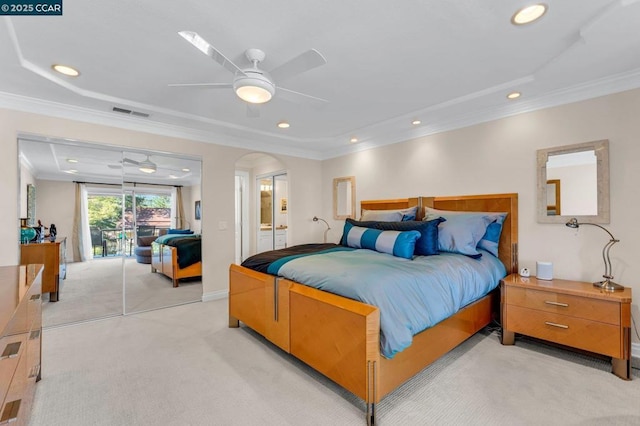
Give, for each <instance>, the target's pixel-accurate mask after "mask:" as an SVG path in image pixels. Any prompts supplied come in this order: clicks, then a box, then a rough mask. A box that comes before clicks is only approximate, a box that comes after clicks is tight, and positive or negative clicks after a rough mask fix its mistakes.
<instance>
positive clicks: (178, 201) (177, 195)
mask: <svg viewBox="0 0 640 426" xmlns="http://www.w3.org/2000/svg"><path fill="white" fill-rule="evenodd" d="M185 225H186V227H187V228H188V227H189V222H188V221H187V220H186V218H185V217H184V205H183V204H182V187H180V186H174V187H173V188H172V189H171V227H172V228H173V229H184V228H185Z"/></svg>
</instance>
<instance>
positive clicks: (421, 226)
mask: <svg viewBox="0 0 640 426" xmlns="http://www.w3.org/2000/svg"><path fill="white" fill-rule="evenodd" d="M445 220H446V219H443V218H440V217H438V218H436V219H434V220H429V221H424V222H423V221H402V222H375V221H367V222H362V221H360V222H358V221H356V220H353V219H347V220H346V221H345V232H344V233H343V234H342V240H340V243H341V244H342V245H345V246H346V245H347V243H346V235H347V232H346V231H347V229H346V225H347V223H350V224H351V225H352V226H360V227H362V228H372V229H380V230H383V231H418V232H420V238H418V240H417V241H416V247H415V252H414V254H416V255H418V256H431V255H434V254H438V224H440V222H444V221H445Z"/></svg>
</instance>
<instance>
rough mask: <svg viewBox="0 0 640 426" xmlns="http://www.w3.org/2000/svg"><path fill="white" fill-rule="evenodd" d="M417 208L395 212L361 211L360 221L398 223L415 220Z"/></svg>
mask: <svg viewBox="0 0 640 426" xmlns="http://www.w3.org/2000/svg"><path fill="white" fill-rule="evenodd" d="M417 214H418V206H414V207H409V208H406V209H397V210H366V209H363V210H362V216H361V217H360V220H363V221H365V220H366V221H380V222H400V221H403V222H404V221H407V220H416V215H417Z"/></svg>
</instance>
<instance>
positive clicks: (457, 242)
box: [438, 214, 495, 259]
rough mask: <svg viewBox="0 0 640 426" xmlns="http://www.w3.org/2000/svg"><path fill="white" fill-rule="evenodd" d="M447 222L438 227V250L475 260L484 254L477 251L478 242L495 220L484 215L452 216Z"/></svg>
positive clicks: (449, 216)
mask: <svg viewBox="0 0 640 426" xmlns="http://www.w3.org/2000/svg"><path fill="white" fill-rule="evenodd" d="M445 219H447V220H446V222H442V223H440V225H439V226H438V249H439V250H440V251H446V252H450V253H460V254H464V255H466V256H469V257H473V258H474V259H477V258H480V257H481V256H482V254H481V253H480V252H479V251H478V250H477V248H476V247H477V246H478V242H479V241H480V239H481V238H482V236H483V235H484V233H485V232H486V230H487V226H489V224H490V223H491V222H492V221H494V220H495V219H493V218H491V217H489V216H482V215H466V214H451V215H446V217H445Z"/></svg>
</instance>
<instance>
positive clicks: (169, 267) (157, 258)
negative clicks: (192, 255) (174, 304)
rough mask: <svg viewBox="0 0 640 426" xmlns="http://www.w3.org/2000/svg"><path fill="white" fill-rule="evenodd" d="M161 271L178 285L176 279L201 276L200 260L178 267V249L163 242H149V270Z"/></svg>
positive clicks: (175, 285)
mask: <svg viewBox="0 0 640 426" xmlns="http://www.w3.org/2000/svg"><path fill="white" fill-rule="evenodd" d="M158 271H159V272H161V273H162V274H164V275H166V276H167V277H169V278H171V280H172V281H173V286H174V287H178V286H179V282H178V280H180V279H183V278H192V277H200V276H202V261H200V262H197V263H194V264H192V265H189V266H187V267H186V268H180V266H179V265H178V251H177V249H176V248H175V247H172V246H168V245H165V244H158V243H156V242H153V243H151V272H158Z"/></svg>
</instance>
